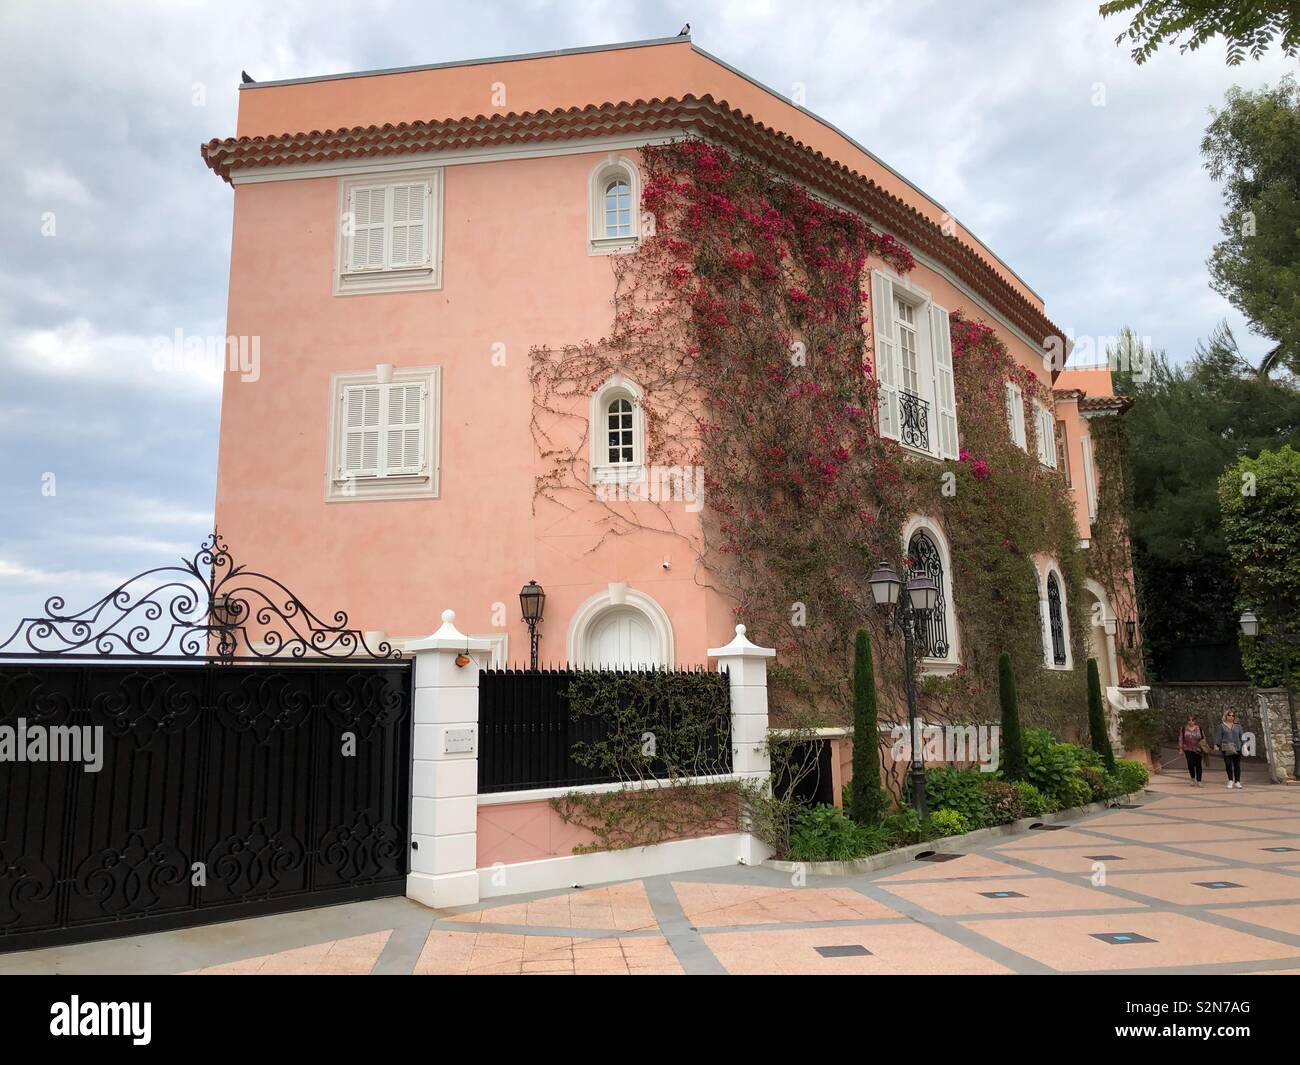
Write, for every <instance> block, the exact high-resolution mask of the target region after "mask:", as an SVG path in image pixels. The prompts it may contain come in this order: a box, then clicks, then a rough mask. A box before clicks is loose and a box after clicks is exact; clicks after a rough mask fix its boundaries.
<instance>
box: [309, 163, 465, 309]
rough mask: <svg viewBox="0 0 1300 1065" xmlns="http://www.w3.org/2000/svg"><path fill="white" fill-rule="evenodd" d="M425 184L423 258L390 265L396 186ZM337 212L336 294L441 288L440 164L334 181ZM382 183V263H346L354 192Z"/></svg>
mask: <svg viewBox="0 0 1300 1065" xmlns="http://www.w3.org/2000/svg"><path fill="white" fill-rule="evenodd" d="M412 184H423V185H424V186H425V187H426V200H425V234H424V237H425V240H424V250H423V255H422V261H420V262H416V263H413V264H409V265H408V264H406V263H403V264H400V265H391V266H390V265H388V262H389V258H390V255H391V253H392V237H393V225H394V223H393V219H392V190H393V188H394V186H400V185H412ZM338 187H339V194H338V214H337V225H336V226H335V240H334V244H335V247H334V295H336V296H357V295H364V294H367V293H376V292H412V291H418V290H425V289H438V288H441V287H442V230H443V221H442V220H443V210H442V168H441V167H435V168H431V169H427V170H403V171H400V172H390V173H384V174H358V175H355V176H352V177H342V178H339V180H338ZM374 188H383V189H386V190H388V192H387V208H386V217H385V222H384V265H382V266H375V267H368V268H366V269H361V270H357V269H353V268H352V267H351V264H350V251H351V246H352V233H351V232H350V229H351V225H352V224H354V223H353V220H352V202H353V201H352V197H353V193H354V192H356V191H358V190H362V189H374Z"/></svg>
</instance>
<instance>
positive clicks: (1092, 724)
mask: <svg viewBox="0 0 1300 1065" xmlns="http://www.w3.org/2000/svg"><path fill="white" fill-rule="evenodd" d="M1088 731H1089V732H1090V733H1091V734H1092V749H1093V750H1094V751H1096V752H1097V753H1098V754H1099V755H1101V761H1102V764H1103V765H1104V766H1105V767H1106V772H1107V773H1113V772H1115V752H1114V751H1112V750H1111V749H1110V732H1109V731H1108V730H1107V728H1106V710H1105V704H1104V703H1103V702H1102V701H1101V676H1100V675H1099V674H1098V673H1097V660H1096V659H1095V658H1090V659H1088Z"/></svg>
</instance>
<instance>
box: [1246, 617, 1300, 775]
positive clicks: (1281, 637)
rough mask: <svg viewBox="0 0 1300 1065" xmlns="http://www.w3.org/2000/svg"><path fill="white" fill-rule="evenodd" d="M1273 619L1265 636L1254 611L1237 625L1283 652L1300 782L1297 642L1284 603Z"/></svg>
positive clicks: (1293, 769) (1295, 768) (1293, 770)
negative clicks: (1294, 687)
mask: <svg viewBox="0 0 1300 1065" xmlns="http://www.w3.org/2000/svg"><path fill="white" fill-rule="evenodd" d="M1275 606H1276V609H1275V610H1273V611H1272V612H1271V613H1272V617H1273V618H1275V619H1276V620H1275V621H1274V622H1273V631H1272V632H1271V633H1268V634H1266V635H1264V636H1262V637H1261V636H1260V634H1259V618H1258V617H1257V616H1256V615H1255V612H1254V611H1253V610H1245V611H1242V614H1241V617H1240V618H1238V619H1237V623H1238V624H1239V625H1240V626H1241V634H1242V635H1243V636H1245V637H1247V638H1248V639H1251V640H1256V639H1263V640H1265V641H1267V642H1269V643H1274V644H1277V646H1278V648H1279V649H1280V650H1281V652H1282V686H1283V687H1284V688H1285V689H1286V709H1287V714H1288V716H1289V717H1290V718H1291V738H1292V743H1291V746H1292V749H1293V753H1294V755H1295V763H1294V765H1293V766H1292V767H1291V773H1292V776H1293V777H1294V778H1295V779H1296V780H1300V743H1297V742H1296V737H1297V736H1300V730H1298V729H1297V728H1296V717H1295V699H1294V698H1293V697H1292V695H1291V648H1292V646H1293V644H1294V642H1295V635H1294V634H1293V633H1292V632H1291V631H1290V630H1289V629H1288V628H1287V627H1286V621H1285V620H1284V619H1285V618H1286V614H1287V612H1286V610H1285V609H1284V608H1283V604H1282V603H1277V604H1275Z"/></svg>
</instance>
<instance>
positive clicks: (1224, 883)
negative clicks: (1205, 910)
mask: <svg viewBox="0 0 1300 1065" xmlns="http://www.w3.org/2000/svg"><path fill="white" fill-rule="evenodd" d="M1194 883H1195V884H1196V886H1197V887H1207V888H1210V889H1211V890H1213V891H1218V890H1219V889H1220V888H1226V887H1243V886H1244V885H1242V884H1234V883H1233V882H1232V881H1231V880H1197V881H1194Z"/></svg>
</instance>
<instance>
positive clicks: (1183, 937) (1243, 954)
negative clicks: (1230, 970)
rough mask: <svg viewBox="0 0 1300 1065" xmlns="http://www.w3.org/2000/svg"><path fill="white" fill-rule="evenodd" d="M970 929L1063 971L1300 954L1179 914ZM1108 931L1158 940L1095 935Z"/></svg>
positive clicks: (1025, 921)
mask: <svg viewBox="0 0 1300 1065" xmlns="http://www.w3.org/2000/svg"><path fill="white" fill-rule="evenodd" d="M967 927H969V928H971V929H972V930H973V931H976V932H978V933H979V934H980V935H982V936H985V937H987V938H988V939H991V940H993V941H995V942H997V943H1001V944H1002V945H1003V946H1005V947H1008V948H1010V949H1011V950H1014V951H1016V952H1017V953H1019V954H1023V955H1025V956H1026V957H1029V958H1033V959H1034V960H1036V961H1040V962H1042V963H1043V964H1045V965H1049V966H1051V967H1052V968H1054V969H1056V970H1058V971H1060V972H1086V971H1089V970H1105V969H1146V968H1166V967H1167V968H1170V969H1178V968H1180V967H1185V966H1189V965H1211V964H1224V963H1228V962H1250V961H1273V960H1281V959H1283V958H1291V957H1294V956H1296V955H1297V954H1300V951H1298V950H1297V949H1296V948H1295V947H1288V946H1285V945H1284V944H1281V943H1273V942H1270V941H1269V940H1266V939H1260V938H1258V937H1256V936H1251V935H1247V934H1246V933H1243V932H1237V931H1233V930H1232V929H1228V928H1221V927H1220V926H1218V925H1212V924H1208V923H1206V922H1205V921H1198V920H1196V918H1194V917H1188V916H1185V915H1183V914H1178V913H1116V914H1109V915H1098V916H1083V917H1026V918H1011V919H1009V920H1006V921H979V922H978V923H973V924H970V925H968V926H967ZM1107 932H1133V933H1137V934H1138V935H1141V936H1145V937H1147V938H1148V939H1152V940H1154V941H1155V942H1152V943H1137V942H1134V943H1124V944H1120V945H1117V946H1115V945H1111V944H1109V943H1103V942H1102V941H1101V940H1099V939H1096V938H1094V935H1095V934H1096V933H1107Z"/></svg>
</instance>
